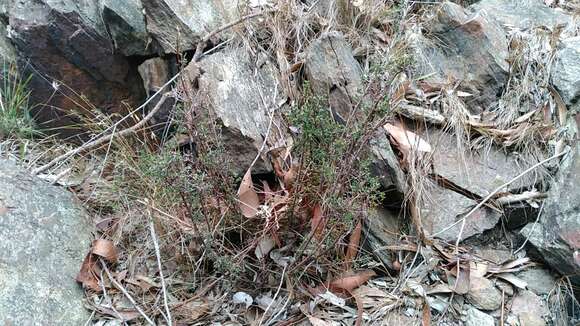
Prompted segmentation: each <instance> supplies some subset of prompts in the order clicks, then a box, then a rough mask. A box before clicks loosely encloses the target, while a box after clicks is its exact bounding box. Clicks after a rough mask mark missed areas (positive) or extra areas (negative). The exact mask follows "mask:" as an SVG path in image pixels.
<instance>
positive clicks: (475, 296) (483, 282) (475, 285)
mask: <svg viewBox="0 0 580 326" xmlns="http://www.w3.org/2000/svg"><path fill="white" fill-rule="evenodd" d="M466 297H467V300H468V301H469V302H470V303H471V304H472V305H473V306H474V307H476V308H478V309H481V310H495V309H497V308H499V307H500V306H501V292H499V290H498V289H497V288H496V287H495V285H494V284H493V282H492V281H490V280H488V279H487V278H483V277H471V279H470V288H469V292H468V293H467V296H466Z"/></svg>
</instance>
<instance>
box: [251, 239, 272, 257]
mask: <svg viewBox="0 0 580 326" xmlns="http://www.w3.org/2000/svg"><path fill="white" fill-rule="evenodd" d="M275 246H276V242H274V240H273V239H272V238H270V237H264V238H262V239H260V241H259V242H258V245H257V246H256V250H255V251H254V253H255V254H256V258H258V259H263V258H264V257H266V256H267V255H268V253H269V252H270V251H271V250H272V249H274V247H275Z"/></svg>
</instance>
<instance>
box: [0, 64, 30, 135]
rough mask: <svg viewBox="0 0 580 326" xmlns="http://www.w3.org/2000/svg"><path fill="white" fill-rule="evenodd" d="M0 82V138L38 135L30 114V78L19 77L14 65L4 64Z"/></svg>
mask: <svg viewBox="0 0 580 326" xmlns="http://www.w3.org/2000/svg"><path fill="white" fill-rule="evenodd" d="M1 78H2V81H1V83H0V138H12V137H14V138H30V137H33V136H35V135H39V134H40V132H39V131H38V130H36V129H35V123H34V120H33V118H32V116H31V115H30V111H29V107H28V98H29V96H30V92H29V91H28V89H27V85H28V82H29V80H30V78H27V79H21V78H20V77H19V76H18V73H17V71H16V68H15V66H14V65H6V64H5V65H4V67H3V70H2V77H1Z"/></svg>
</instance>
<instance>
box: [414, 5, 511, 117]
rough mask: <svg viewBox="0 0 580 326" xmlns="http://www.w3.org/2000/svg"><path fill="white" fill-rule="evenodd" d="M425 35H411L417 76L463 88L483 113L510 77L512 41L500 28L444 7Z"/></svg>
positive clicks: (470, 103) (482, 17)
mask: <svg viewBox="0 0 580 326" xmlns="http://www.w3.org/2000/svg"><path fill="white" fill-rule="evenodd" d="M425 29H426V32H425V33H423V34H420V33H417V32H413V33H412V34H411V35H409V40H410V41H411V44H412V48H413V49H414V52H415V57H416V61H417V62H416V69H417V70H418V73H419V75H421V76H428V78H427V79H426V81H427V82H431V83H435V84H448V83H450V82H451V84H452V85H453V84H455V83H459V88H460V89H461V90H463V91H466V92H468V93H471V94H472V95H473V96H472V97H469V99H470V100H468V101H467V104H468V108H469V109H470V110H471V111H473V112H475V113H479V112H481V111H482V110H485V109H487V108H488V107H489V106H490V105H491V104H492V103H494V102H495V101H496V100H497V96H498V94H500V93H501V91H502V89H503V87H504V85H505V83H506V81H507V77H508V69H509V68H508V63H507V57H508V42H507V38H506V36H505V34H504V32H503V30H502V28H501V26H499V24H498V23H496V22H495V21H494V20H493V19H489V18H487V17H486V16H485V15H480V14H479V13H475V14H472V13H470V12H469V11H467V10H466V9H464V8H463V7H461V6H459V5H457V4H454V3H451V2H444V3H443V4H441V5H440V6H439V8H438V9H437V10H436V12H435V14H434V17H433V18H432V20H431V21H430V22H428V23H427V24H426V26H425Z"/></svg>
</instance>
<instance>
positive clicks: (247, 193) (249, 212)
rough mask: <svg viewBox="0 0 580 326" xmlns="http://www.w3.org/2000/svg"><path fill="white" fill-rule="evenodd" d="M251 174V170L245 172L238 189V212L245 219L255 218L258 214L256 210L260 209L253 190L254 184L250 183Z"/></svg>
mask: <svg viewBox="0 0 580 326" xmlns="http://www.w3.org/2000/svg"><path fill="white" fill-rule="evenodd" d="M251 172H252V171H251V169H249V170H248V171H247V172H246V174H245V175H244V178H243V179H242V183H241V184H240V188H239V189H238V197H239V200H240V211H241V212H242V215H244V216H245V217H254V216H256V214H257V213H258V208H259V207H260V198H259V197H258V194H257V193H256V191H255V190H254V183H253V182H252V173H251Z"/></svg>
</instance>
